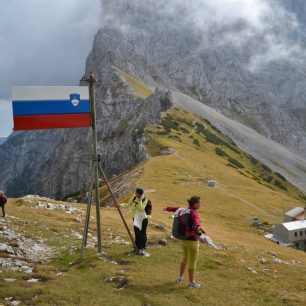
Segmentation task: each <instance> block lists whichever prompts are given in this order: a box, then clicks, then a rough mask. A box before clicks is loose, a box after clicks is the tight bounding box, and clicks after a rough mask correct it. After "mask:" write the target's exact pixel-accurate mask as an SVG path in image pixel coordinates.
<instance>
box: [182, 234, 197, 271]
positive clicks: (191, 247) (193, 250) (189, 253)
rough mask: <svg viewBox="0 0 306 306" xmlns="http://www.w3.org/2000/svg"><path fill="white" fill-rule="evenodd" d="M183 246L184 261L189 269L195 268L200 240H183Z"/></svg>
mask: <svg viewBox="0 0 306 306" xmlns="http://www.w3.org/2000/svg"><path fill="white" fill-rule="evenodd" d="M182 248H183V263H184V264H185V265H187V266H188V269H195V268H196V266H197V260H198V256H199V249H200V244H199V241H192V240H182Z"/></svg>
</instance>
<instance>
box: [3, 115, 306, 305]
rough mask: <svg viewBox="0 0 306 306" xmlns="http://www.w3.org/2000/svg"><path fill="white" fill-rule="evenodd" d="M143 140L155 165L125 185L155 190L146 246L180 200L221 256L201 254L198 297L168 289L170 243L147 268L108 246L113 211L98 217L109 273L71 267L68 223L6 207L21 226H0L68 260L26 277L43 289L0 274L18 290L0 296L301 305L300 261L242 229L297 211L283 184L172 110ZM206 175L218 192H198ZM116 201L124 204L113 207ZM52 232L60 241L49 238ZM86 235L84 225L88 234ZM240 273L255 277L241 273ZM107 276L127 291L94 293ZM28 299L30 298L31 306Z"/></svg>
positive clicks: (107, 288) (44, 300) (173, 251)
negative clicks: (195, 207)
mask: <svg viewBox="0 0 306 306" xmlns="http://www.w3.org/2000/svg"><path fill="white" fill-rule="evenodd" d="M175 122H177V123H175ZM196 122H197V123H198V125H196ZM199 124H200V125H199ZM201 125H202V126H204V127H205V128H206V129H205V130H206V132H204V130H203V129H202V128H201ZM195 126H198V129H197V130H196V129H195V128H194V127H195ZM197 131H198V133H197ZM207 131H210V132H211V133H213V134H214V135H215V136H217V137H219V138H220V139H221V140H222V144H219V145H215V144H213V143H211V142H208V141H207V138H206V137H205V135H204V134H206V136H207V135H209V136H208V139H210V141H213V142H216V139H217V138H216V137H213V136H212V135H211V134H209V133H207ZM147 134H148V136H149V137H150V138H151V140H150V142H149V143H148V146H147V147H148V150H149V151H150V152H151V153H152V154H153V155H155V157H154V158H152V159H151V160H149V161H148V162H146V163H145V164H144V165H142V166H141V167H142V168H143V169H142V171H140V177H139V178H138V180H137V181H136V182H135V184H136V185H142V186H144V188H146V189H151V191H154V190H155V192H151V193H149V194H148V195H149V197H150V198H151V199H152V201H153V203H154V213H153V218H152V220H151V225H150V227H149V236H150V237H149V241H150V242H152V241H157V240H158V239H160V238H167V239H168V236H169V233H170V229H171V223H172V218H171V216H170V215H168V214H166V213H164V212H163V211H162V208H163V207H165V206H166V205H171V204H178V205H181V206H184V205H185V201H186V198H188V197H189V196H190V195H193V194H198V195H200V196H201V197H202V198H203V205H202V209H201V211H200V215H201V218H202V221H203V224H204V227H205V228H206V229H207V232H208V233H209V234H210V235H211V236H212V237H213V239H214V240H215V241H216V242H217V243H219V244H224V245H225V246H226V247H227V249H226V250H224V251H217V250H214V249H210V248H208V247H206V246H201V252H200V258H199V264H198V280H199V281H200V282H201V283H203V284H204V289H202V290H198V291H192V290H188V289H186V286H185V285H186V284H185V285H184V286H179V285H176V284H175V283H174V282H173V281H174V279H175V277H176V276H177V268H178V263H179V261H180V255H181V250H180V244H179V242H178V241H173V240H171V239H168V241H169V244H168V246H166V247H157V246H153V247H150V253H151V254H152V256H151V257H150V258H148V259H144V258H141V257H138V256H128V255H127V253H128V251H129V249H130V248H131V246H128V245H116V244H111V243H110V241H109V230H111V231H112V232H113V233H116V234H119V235H121V236H123V237H125V239H128V238H127V237H126V233H125V231H124V229H123V227H122V225H121V222H120V220H119V218H118V215H117V212H116V211H115V210H114V209H113V208H103V209H102V211H101V214H102V228H103V239H104V246H105V251H106V252H107V254H108V255H109V256H111V259H112V260H115V261H117V262H119V265H115V264H112V263H110V262H104V261H101V260H100V259H99V258H98V257H97V256H96V255H95V252H94V250H92V249H89V250H88V251H87V253H86V259H85V260H84V261H83V262H82V263H80V262H79V261H78V260H77V258H78V252H77V250H75V249H74V247H78V246H79V244H80V241H79V240H77V239H75V240H73V239H71V238H69V236H68V237H65V235H64V233H67V232H70V231H78V232H81V228H82V223H77V222H75V220H74V219H75V216H73V215H67V214H65V213H62V212H49V211H45V210H38V209H29V207H28V206H27V205H26V204H25V205H19V206H18V205H17V204H16V203H15V202H14V201H12V202H11V203H10V204H9V205H8V213H9V215H14V216H16V217H19V218H21V219H25V220H27V223H26V224H24V223H22V222H18V221H14V220H13V219H12V220H10V219H9V220H10V222H12V223H15V225H14V226H18V227H19V230H20V231H25V233H26V234H27V235H30V236H31V235H33V233H34V232H37V231H38V232H39V234H40V235H41V236H42V237H44V238H45V239H46V240H47V241H48V243H49V244H51V245H54V246H56V247H63V246H65V245H66V248H67V249H68V250H71V252H68V251H65V249H63V250H62V255H61V256H60V257H58V258H57V259H55V260H54V261H53V262H52V263H50V264H49V265H48V266H45V265H37V268H36V271H35V273H36V275H37V276H42V277H45V278H46V279H47V280H48V281H47V282H46V283H24V282H23V281H22V278H23V277H24V276H22V275H20V274H15V273H13V272H7V271H3V273H2V274H1V277H2V276H3V277H7V276H16V275H17V277H18V279H19V280H18V281H17V282H15V283H4V282H0V288H1V289H0V296H1V297H2V298H4V297H7V296H15V297H16V298H17V299H21V300H22V301H24V302H26V303H27V304H28V305H305V303H306V289H305V283H306V279H305V275H306V267H305V253H302V252H299V251H296V250H293V249H288V248H282V247H279V246H278V245H276V244H273V243H271V242H269V241H268V240H266V239H265V238H264V237H263V236H262V235H261V232H260V231H258V230H255V229H254V228H252V227H250V225H249V224H250V219H251V217H252V216H255V215H256V216H258V217H259V218H260V219H261V220H264V221H266V222H267V223H274V222H278V221H281V220H282V212H283V211H284V210H286V209H289V208H290V207H292V206H294V205H303V203H302V202H301V198H300V196H301V194H300V192H299V191H298V190H296V189H295V188H294V187H293V186H291V185H290V184H289V183H287V182H285V181H282V185H281V186H283V187H285V188H286V189H287V191H286V190H284V189H281V188H279V187H276V186H275V185H274V181H275V180H278V176H277V175H276V174H274V173H272V172H271V171H270V170H268V169H266V168H265V167H263V166H262V165H260V163H259V162H257V163H254V162H255V161H253V162H252V161H251V158H250V157H249V156H247V155H246V154H244V153H243V152H240V150H239V149H238V148H237V147H235V146H234V144H232V143H231V142H230V141H229V140H227V139H225V138H223V137H222V136H221V135H220V134H218V132H217V131H215V130H213V129H212V128H211V127H210V126H209V124H208V123H207V122H204V121H203V120H202V119H200V118H198V117H197V116H194V115H191V114H189V113H187V112H184V111H182V110H172V111H171V114H170V116H169V115H168V116H166V117H165V118H164V120H163V125H162V126H160V127H151V128H149V129H148V131H147ZM191 136H192V137H193V138H191ZM194 139H197V141H195V140H194ZM219 142H220V140H219ZM165 147H172V148H175V149H176V150H177V152H176V153H175V154H173V155H168V156H159V155H158V152H159V151H160V149H162V148H165ZM216 147H219V148H220V149H221V150H223V151H224V152H226V154H227V155H229V156H230V157H231V158H234V159H235V160H237V161H238V162H239V163H240V164H243V165H244V168H241V169H235V168H233V167H232V166H228V163H229V162H228V159H229V157H226V156H225V157H224V156H223V157H222V156H219V155H217V154H216V152H215V149H216ZM233 150H234V151H233ZM238 151H239V152H240V154H238V153H237V152H238ZM206 166H207V173H208V176H209V177H210V178H213V179H216V180H217V181H218V185H219V186H218V188H208V187H206V184H205V181H204V179H203V178H204V177H205V176H206ZM241 172H242V173H243V174H242V173H241ZM247 176H248V177H247ZM267 176H272V177H273V180H272V181H271V183H268V182H266V181H265V180H263V179H262V178H265V177H267ZM269 180H270V179H269ZM263 184H266V185H267V186H264V185H263ZM283 187H282V188H283ZM125 198H127V196H126V197H124V198H123V199H122V201H123V200H125ZM78 207H81V209H83V210H84V208H83V207H82V206H80V205H78ZM93 211H94V209H93ZM124 214H125V216H126V217H127V219H128V220H130V215H129V212H128V210H124ZM93 216H94V213H93ZM82 219H84V215H83V218H82ZM34 221H36V222H38V223H37V224H35V223H34ZM82 222H83V220H82ZM153 222H158V223H161V222H162V223H164V224H166V225H167V232H164V231H160V230H157V229H156V228H154V226H153V225H152V223H153ZM55 230H57V231H58V233H60V234H61V235H60V236H58V235H56V234H54V231H55ZM94 230H95V226H94V220H93V219H92V220H91V226H90V232H91V233H94ZM269 252H270V253H269ZM271 252H272V253H276V254H277V255H278V257H279V258H281V259H284V260H292V259H296V260H300V261H302V262H303V264H295V265H283V264H282V265H277V264H274V263H272V260H271ZM69 253H71V254H69ZM259 256H262V257H265V258H266V259H267V260H268V263H267V264H266V265H262V264H260V263H259V262H258V259H257V257H259ZM120 261H123V262H120ZM70 263H72V264H70ZM250 267H251V268H254V269H255V270H256V271H257V272H258V273H257V274H253V273H251V271H249V270H248V268H250ZM264 269H268V270H266V271H264ZM59 270H62V271H63V276H56V273H57V272H58V271H59ZM120 270H125V272H122V271H121V272H119V271H120ZM116 273H123V274H125V275H127V277H128V280H129V282H130V286H129V287H128V288H127V289H124V290H118V289H115V288H114V286H113V285H112V284H104V283H103V279H104V278H105V277H107V276H112V275H115V274H116ZM35 296H37V298H36V299H34V300H32V298H33V297H35Z"/></svg>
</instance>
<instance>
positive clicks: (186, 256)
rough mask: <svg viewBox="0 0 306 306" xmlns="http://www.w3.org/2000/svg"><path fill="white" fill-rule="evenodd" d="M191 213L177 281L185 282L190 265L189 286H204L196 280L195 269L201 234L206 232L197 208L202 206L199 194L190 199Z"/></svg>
mask: <svg viewBox="0 0 306 306" xmlns="http://www.w3.org/2000/svg"><path fill="white" fill-rule="evenodd" d="M188 204H189V207H188V208H189V210H188V211H189V213H188V218H187V222H186V223H187V224H186V233H183V235H184V236H185V237H184V239H181V242H182V249H183V259H182V262H181V264H180V271H179V277H178V278H177V283H182V282H183V276H184V272H185V269H186V266H188V274H189V285H188V287H189V288H201V287H202V286H201V285H200V284H198V283H197V282H196V281H195V269H196V265H197V260H198V255H199V236H201V234H202V233H204V234H205V231H204V229H203V227H202V226H201V220H200V217H199V214H198V212H197V210H198V209H199V208H200V206H201V198H200V197H198V196H193V197H191V199H190V200H188ZM179 209H180V207H167V208H165V210H166V211H169V212H176V211H177V210H179Z"/></svg>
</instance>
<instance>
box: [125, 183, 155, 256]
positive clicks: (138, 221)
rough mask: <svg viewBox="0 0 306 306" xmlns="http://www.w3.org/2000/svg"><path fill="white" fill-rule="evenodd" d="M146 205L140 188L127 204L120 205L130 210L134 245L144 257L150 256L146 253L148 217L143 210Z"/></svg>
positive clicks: (146, 200) (146, 201) (146, 202)
mask: <svg viewBox="0 0 306 306" xmlns="http://www.w3.org/2000/svg"><path fill="white" fill-rule="evenodd" d="M147 204H148V199H146V198H145V196H144V190H143V189H142V188H137V189H136V192H135V195H134V196H132V197H131V199H130V200H129V201H128V203H125V204H121V205H122V206H126V207H129V208H131V209H132V216H133V226H134V232H135V244H136V247H137V249H138V252H139V254H140V255H142V256H145V257H149V256H150V254H149V253H148V252H147V251H146V244H147V227H148V216H147V214H146V211H145V209H146V206H147Z"/></svg>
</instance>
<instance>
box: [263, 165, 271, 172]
mask: <svg viewBox="0 0 306 306" xmlns="http://www.w3.org/2000/svg"><path fill="white" fill-rule="evenodd" d="M261 168H262V169H263V170H265V171H267V172H272V170H271V169H270V168H269V167H268V166H266V165H264V164H261Z"/></svg>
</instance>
